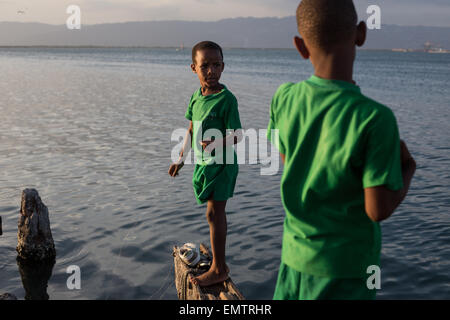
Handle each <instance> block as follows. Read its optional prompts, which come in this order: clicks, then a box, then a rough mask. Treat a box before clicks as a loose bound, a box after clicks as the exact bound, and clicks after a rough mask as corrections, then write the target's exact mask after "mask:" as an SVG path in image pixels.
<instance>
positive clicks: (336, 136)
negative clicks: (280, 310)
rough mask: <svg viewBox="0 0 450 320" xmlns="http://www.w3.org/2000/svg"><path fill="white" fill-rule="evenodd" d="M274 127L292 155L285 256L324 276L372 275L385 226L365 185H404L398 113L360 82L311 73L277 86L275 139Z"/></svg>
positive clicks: (286, 182) (286, 185)
mask: <svg viewBox="0 0 450 320" xmlns="http://www.w3.org/2000/svg"><path fill="white" fill-rule="evenodd" d="M273 129H278V130H279V139H278V141H272V142H273V143H274V144H275V146H277V148H278V149H279V151H280V153H282V154H284V155H285V156H286V162H285V166H284V171H283V176H282V179H281V198H282V202H283V206H284V208H285V211H286V218H285V221H284V233H283V247H282V261H283V262H284V263H285V264H287V265H288V266H290V267H292V268H294V269H296V270H298V271H300V272H305V273H308V274H313V275H318V276H327V277H338V278H346V277H353V278H354V277H365V276H368V275H367V273H366V271H367V267H368V266H370V265H377V266H379V263H380V262H379V259H380V250H381V230H380V226H379V223H376V222H373V221H371V220H370V219H369V218H368V216H367V214H366V212H365V207H364V188H368V187H374V186H380V185H385V186H386V187H387V188H389V189H391V190H399V189H401V188H402V187H403V180H402V174H401V163H400V139H399V132H398V127H397V122H396V119H395V116H394V114H393V113H392V111H391V110H390V109H389V108H387V107H386V106H384V105H382V104H380V103H377V102H376V101H374V100H371V99H369V98H367V97H365V96H364V95H362V94H361V92H360V89H359V87H357V86H356V85H353V84H351V83H348V82H345V81H337V80H326V79H322V78H319V77H317V76H312V77H311V78H310V79H308V80H306V81H303V82H300V83H296V84H293V83H286V84H283V85H282V86H280V88H279V89H278V90H277V92H276V93H275V95H274V97H273V100H272V105H271V112H270V122H269V126H268V138H269V139H271V131H272V130H273ZM271 140H272V139H271Z"/></svg>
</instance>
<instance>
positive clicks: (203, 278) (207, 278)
mask: <svg viewBox="0 0 450 320" xmlns="http://www.w3.org/2000/svg"><path fill="white" fill-rule="evenodd" d="M228 272H229V269H228V267H226V269H225V270H224V271H223V272H220V271H219V270H218V269H213V268H211V269H209V270H208V271H206V272H205V273H203V274H201V275H199V276H198V277H191V282H192V283H193V284H198V285H199V286H200V287H208V286H211V285H213V284H216V283H220V282H223V281H225V280H227V279H228Z"/></svg>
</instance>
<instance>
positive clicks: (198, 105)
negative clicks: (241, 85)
mask: <svg viewBox="0 0 450 320" xmlns="http://www.w3.org/2000/svg"><path fill="white" fill-rule="evenodd" d="M186 118H187V119H188V120H191V121H192V122H193V124H194V126H193V134H192V135H193V138H192V144H193V146H194V152H195V157H196V165H195V169H194V173H193V176H192V185H193V187H194V194H195V197H196V199H197V203H199V204H201V203H205V202H206V201H207V200H208V199H209V198H210V196H211V194H213V199H214V200H218V201H225V200H227V199H229V198H231V197H232V196H233V194H234V188H235V185H236V179H237V175H238V172H239V166H238V163H237V156H236V152H235V151H234V148H233V145H228V146H226V147H224V148H223V149H220V148H219V149H218V150H214V151H213V152H212V153H211V154H210V153H207V152H204V151H203V148H202V146H201V145H200V142H201V141H202V140H207V139H209V138H210V137H212V136H213V137H214V138H215V139H217V138H223V137H224V136H225V135H226V134H227V130H237V129H241V128H242V126H241V121H240V118H239V111H238V103H237V100H236V98H235V96H234V95H233V94H232V93H231V92H230V91H229V90H228V89H227V88H226V87H225V86H224V89H222V90H221V91H220V92H218V93H216V94H212V95H208V96H203V95H202V92H201V89H199V90H197V91H196V92H195V93H194V94H193V95H192V97H191V101H190V103H189V107H188V109H187V111H186ZM211 130H213V131H211ZM214 131H215V133H214Z"/></svg>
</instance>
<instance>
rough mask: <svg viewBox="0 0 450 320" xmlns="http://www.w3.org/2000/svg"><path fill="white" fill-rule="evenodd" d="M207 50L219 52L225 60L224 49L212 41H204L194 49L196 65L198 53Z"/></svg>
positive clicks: (193, 57) (193, 60)
mask: <svg viewBox="0 0 450 320" xmlns="http://www.w3.org/2000/svg"><path fill="white" fill-rule="evenodd" d="M205 49H212V50H217V51H219V52H220V55H221V56H222V59H223V51H222V48H221V47H220V46H219V45H218V44H217V43H215V42H212V41H202V42H199V43H197V44H196V45H195V46H194V47H193V48H192V63H193V64H195V57H196V56H197V52H198V51H200V50H205Z"/></svg>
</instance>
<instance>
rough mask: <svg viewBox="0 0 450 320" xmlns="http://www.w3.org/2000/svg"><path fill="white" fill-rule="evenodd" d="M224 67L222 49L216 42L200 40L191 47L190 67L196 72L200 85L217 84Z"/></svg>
mask: <svg viewBox="0 0 450 320" xmlns="http://www.w3.org/2000/svg"><path fill="white" fill-rule="evenodd" d="M224 68H225V64H224V63H223V51H222V48H221V47H220V46H219V45H218V44H217V43H215V42H212V41H202V42H200V43H197V44H196V45H195V46H194V47H193V48H192V64H191V69H192V71H193V72H194V73H196V74H197V76H198V78H199V80H200V84H201V85H202V87H210V88H213V87H215V86H217V85H218V84H219V80H220V77H221V75H222V72H223V70H224Z"/></svg>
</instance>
